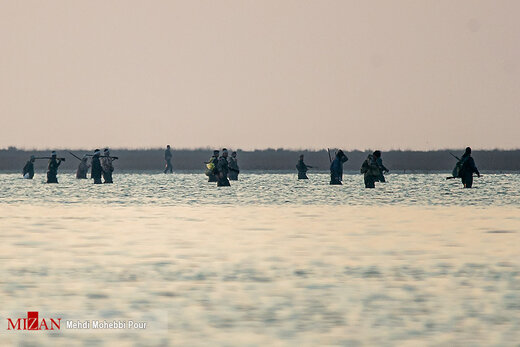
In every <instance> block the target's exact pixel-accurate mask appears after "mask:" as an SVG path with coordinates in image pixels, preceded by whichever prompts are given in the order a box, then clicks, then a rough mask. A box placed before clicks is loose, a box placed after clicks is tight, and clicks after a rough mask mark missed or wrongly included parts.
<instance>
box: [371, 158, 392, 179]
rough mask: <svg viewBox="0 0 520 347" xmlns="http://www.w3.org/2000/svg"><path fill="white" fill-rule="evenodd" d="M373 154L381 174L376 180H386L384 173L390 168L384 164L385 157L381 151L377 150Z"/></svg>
mask: <svg viewBox="0 0 520 347" xmlns="http://www.w3.org/2000/svg"><path fill="white" fill-rule="evenodd" d="M373 154H374V157H375V160H376V165H377V168H378V170H379V176H378V178H377V179H376V181H379V182H386V180H385V175H384V173H388V172H389V171H390V170H388V169H387V168H386V167H385V166H384V165H383V159H382V158H381V151H375V152H374V153H373Z"/></svg>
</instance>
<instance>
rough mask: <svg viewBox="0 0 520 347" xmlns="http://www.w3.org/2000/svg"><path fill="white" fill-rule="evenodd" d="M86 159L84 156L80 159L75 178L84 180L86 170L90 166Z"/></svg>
mask: <svg viewBox="0 0 520 347" xmlns="http://www.w3.org/2000/svg"><path fill="white" fill-rule="evenodd" d="M87 160H88V157H87V156H86V155H85V156H84V157H83V158H81V161H80V163H79V165H78V169H77V170H76V178H77V179H86V178H87V173H88V169H89V168H90V165H89V164H88V162H87Z"/></svg>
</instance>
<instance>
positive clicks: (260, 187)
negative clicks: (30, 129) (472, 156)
mask: <svg viewBox="0 0 520 347" xmlns="http://www.w3.org/2000/svg"><path fill="white" fill-rule="evenodd" d="M20 176H21V175H19V174H3V175H2V174H0V186H1V188H0V202H1V203H4V204H13V203H16V204H27V203H28V204H31V205H35V204H36V205H40V204H45V205H49V204H58V205H60V206H61V204H85V203H86V204H88V205H89V206H91V205H93V204H110V205H116V204H118V205H122V206H129V205H134V206H135V205H147V206H148V205H154V206H156V205H161V206H178V205H231V206H235V205H237V206H243V205H311V206H315V205H349V206H352V205H360V206H368V205H377V206H380V205H399V206H410V205H424V206H437V205H442V206H447V205H448V206H466V205H472V206H482V207H486V206H520V174H488V175H485V176H483V177H482V178H476V179H475V184H474V189H472V190H470V191H468V190H465V189H462V185H461V183H460V180H458V179H457V180H446V179H445V178H446V176H447V174H424V175H415V174H407V175H400V174H398V175H389V176H388V181H389V182H387V183H385V184H379V185H378V189H377V190H367V189H364V185H363V177H362V176H361V175H345V177H344V185H343V186H330V185H329V184H328V183H329V180H330V178H329V175H327V174H314V175H310V176H311V179H310V180H299V181H298V180H296V175H295V174H262V173H249V174H242V175H241V176H240V181H238V182H236V183H235V182H232V186H231V187H230V188H229V187H223V188H218V189H217V188H216V187H215V183H208V182H206V181H207V178H206V176H204V175H203V174H192V173H187V174H174V175H164V174H149V173H126V174H118V175H116V184H114V185H101V186H99V185H98V186H94V185H93V184H92V181H91V180H77V179H75V178H74V176H73V174H71V173H68V174H61V175H60V176H59V181H60V184H59V185H47V184H42V183H44V181H45V177H44V175H41V174H40V175H39V176H36V177H35V179H34V180H24V179H22V178H21V177H20Z"/></svg>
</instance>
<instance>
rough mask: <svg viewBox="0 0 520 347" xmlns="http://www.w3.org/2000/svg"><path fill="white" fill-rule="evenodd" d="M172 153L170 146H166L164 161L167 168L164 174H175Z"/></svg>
mask: <svg viewBox="0 0 520 347" xmlns="http://www.w3.org/2000/svg"><path fill="white" fill-rule="evenodd" d="M172 157H173V155H172V151H171V149H170V145H167V146H166V150H165V151H164V160H165V161H166V167H165V168H164V173H168V171H170V173H173V166H172Z"/></svg>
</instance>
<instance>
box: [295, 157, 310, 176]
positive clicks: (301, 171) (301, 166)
mask: <svg viewBox="0 0 520 347" xmlns="http://www.w3.org/2000/svg"><path fill="white" fill-rule="evenodd" d="M310 168H312V166H310V165H305V163H304V162H303V154H301V155H300V160H298V163H297V164H296V170H298V179H299V180H307V179H309V177H307V171H308V170H309V169H310Z"/></svg>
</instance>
